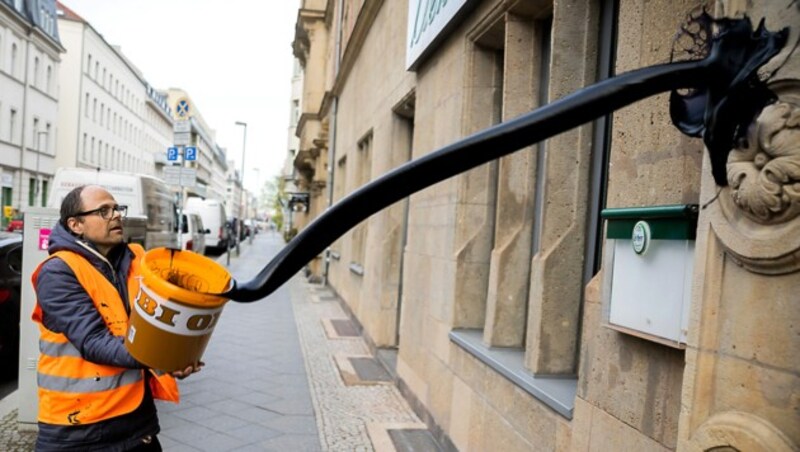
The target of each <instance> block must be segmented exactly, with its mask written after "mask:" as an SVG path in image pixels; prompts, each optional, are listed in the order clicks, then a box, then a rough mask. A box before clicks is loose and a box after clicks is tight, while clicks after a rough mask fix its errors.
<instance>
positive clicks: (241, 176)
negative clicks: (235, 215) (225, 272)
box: [236, 121, 247, 256]
mask: <svg viewBox="0 0 800 452" xmlns="http://www.w3.org/2000/svg"><path fill="white" fill-rule="evenodd" d="M236 125H237V126H242V127H244V134H243V135H242V171H241V173H239V183H240V184H241V190H240V191H239V215H240V216H241V215H242V204H243V203H242V200H243V198H244V158H245V156H246V155H247V153H246V152H245V149H246V148H245V146H246V145H247V123H246V122H242V121H236ZM242 221H243V220H242V218H239V219H238V220H237V221H236V255H237V256H238V255H239V253H240V251H241V249H240V248H239V237H241V232H242Z"/></svg>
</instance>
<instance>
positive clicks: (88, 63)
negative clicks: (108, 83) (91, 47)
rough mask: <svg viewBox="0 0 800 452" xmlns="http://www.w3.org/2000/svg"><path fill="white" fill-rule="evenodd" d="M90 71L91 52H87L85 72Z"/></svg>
mask: <svg viewBox="0 0 800 452" xmlns="http://www.w3.org/2000/svg"><path fill="white" fill-rule="evenodd" d="M91 72H92V54H91V53H90V54H89V57H88V58H87V60H86V74H91Z"/></svg>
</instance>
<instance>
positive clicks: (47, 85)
mask: <svg viewBox="0 0 800 452" xmlns="http://www.w3.org/2000/svg"><path fill="white" fill-rule="evenodd" d="M52 85H53V67H52V66H50V65H49V64H48V65H47V78H46V79H45V85H44V90H45V92H47V93H50V92H51V91H52V90H53V86H52Z"/></svg>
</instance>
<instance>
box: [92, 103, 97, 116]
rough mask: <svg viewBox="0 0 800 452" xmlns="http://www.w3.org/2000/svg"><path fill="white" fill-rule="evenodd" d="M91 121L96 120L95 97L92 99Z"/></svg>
mask: <svg viewBox="0 0 800 452" xmlns="http://www.w3.org/2000/svg"><path fill="white" fill-rule="evenodd" d="M92 121H97V98H95V99H94V100H93V101H92Z"/></svg>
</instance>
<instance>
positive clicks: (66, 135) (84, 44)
mask: <svg viewBox="0 0 800 452" xmlns="http://www.w3.org/2000/svg"><path fill="white" fill-rule="evenodd" d="M58 27H59V31H60V33H61V36H63V38H62V43H63V45H64V47H65V48H66V49H67V53H66V55H65V56H64V59H63V62H62V70H61V71H60V75H59V77H60V84H61V88H62V92H63V93H64V95H63V96H62V97H61V99H60V108H59V118H58V124H59V128H60V130H62V131H63V133H61V134H60V135H59V137H58V154H57V156H56V164H57V166H59V167H81V168H92V169H97V170H115V171H127V172H134V173H143V174H150V175H155V157H154V155H155V154H160V153H165V152H166V146H165V145H167V144H168V143H169V141H171V140H170V137H171V129H172V125H171V118H170V111H169V108H168V106H167V103H166V102H165V101H164V99H163V96H162V95H159V93H158V92H156V91H155V90H153V89H152V87H150V85H149V84H148V83H147V81H146V80H145V79H144V78H143V76H142V74H141V72H140V71H139V70H138V69H137V68H136V67H135V66H134V65H133V64H132V63H131V62H130V61H128V60H127V59H126V58H125V56H124V55H123V54H122V52H121V50H120V49H119V48H118V47H114V46H112V45H110V44H109V43H108V42H106V41H105V39H104V38H103V36H102V35H101V34H100V33H98V31H97V30H95V29H94V28H93V27H92V25H91V24H89V23H88V22H87V21H86V20H84V19H83V18H81V17H80V16H79V15H78V14H77V13H75V12H74V11H72V10H70V9H69V8H67V7H66V6H64V5H63V4H61V3H58Z"/></svg>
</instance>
